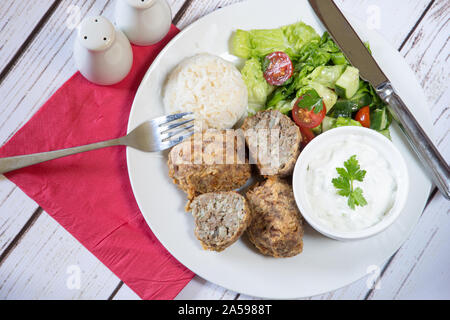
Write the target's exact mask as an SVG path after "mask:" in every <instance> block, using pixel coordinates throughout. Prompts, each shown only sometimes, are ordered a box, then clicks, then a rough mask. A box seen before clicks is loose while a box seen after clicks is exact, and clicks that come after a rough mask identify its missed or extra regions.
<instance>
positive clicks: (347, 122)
mask: <svg viewBox="0 0 450 320" xmlns="http://www.w3.org/2000/svg"><path fill="white" fill-rule="evenodd" d="M346 126H355V127H362V125H361V123H359V122H358V121H356V120H353V119H352V118H344V117H339V118H337V119H336V122H335V123H334V125H333V126H332V127H331V128H339V127H346Z"/></svg>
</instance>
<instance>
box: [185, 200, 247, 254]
mask: <svg viewBox="0 0 450 320" xmlns="http://www.w3.org/2000/svg"><path fill="white" fill-rule="evenodd" d="M190 208H191V209H192V215H193V217H194V219H195V235H196V237H197V239H198V240H200V242H201V244H202V247H203V248H204V249H205V250H213V251H222V250H224V249H225V248H227V247H229V246H230V245H232V244H233V243H234V242H236V240H237V239H239V237H240V236H241V235H242V234H243V233H244V231H245V229H246V228H247V226H248V225H249V223H250V220H251V212H250V207H249V205H248V203H247V200H245V198H244V197H243V196H241V195H240V194H239V193H237V192H234V191H230V192H215V193H214V192H212V193H205V194H202V195H199V196H198V197H196V198H195V199H194V200H193V201H192V203H191V205H190Z"/></svg>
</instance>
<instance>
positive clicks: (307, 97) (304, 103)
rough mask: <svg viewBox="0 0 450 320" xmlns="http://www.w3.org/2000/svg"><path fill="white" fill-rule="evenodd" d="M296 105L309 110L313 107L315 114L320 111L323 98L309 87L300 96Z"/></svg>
mask: <svg viewBox="0 0 450 320" xmlns="http://www.w3.org/2000/svg"><path fill="white" fill-rule="evenodd" d="M297 106H298V107H299V108H304V109H307V110H309V111H311V110H313V109H314V113H316V114H317V113H319V112H320V111H322V108H323V99H322V98H321V97H320V96H319V94H318V93H317V91H316V90H314V89H311V90H308V91H306V92H305V93H304V94H303V95H302V98H301V99H300V100H299V101H298V102H297Z"/></svg>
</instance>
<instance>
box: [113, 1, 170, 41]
mask: <svg viewBox="0 0 450 320" xmlns="http://www.w3.org/2000/svg"><path fill="white" fill-rule="evenodd" d="M115 20H116V25H117V27H118V28H119V29H120V30H122V31H123V32H124V33H125V34H126V36H127V37H128V39H129V40H130V42H131V43H133V44H136V45H139V46H148V45H151V44H154V43H157V42H159V41H161V40H162V39H163V38H164V37H165V36H166V34H167V33H168V32H169V30H170V25H171V23H172V12H171V10H170V6H169V4H168V3H167V2H166V0H116V8H115Z"/></svg>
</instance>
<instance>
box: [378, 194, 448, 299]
mask: <svg viewBox="0 0 450 320" xmlns="http://www.w3.org/2000/svg"><path fill="white" fill-rule="evenodd" d="M449 234H450V207H449V202H448V201H447V200H445V198H444V197H443V196H442V195H440V194H439V193H436V195H435V196H434V198H433V201H432V202H431V203H430V204H429V206H428V207H427V208H426V209H425V211H424V212H423V215H422V217H421V219H420V222H419V223H418V225H417V226H416V228H415V230H414V233H413V234H412V235H411V237H410V238H409V240H408V241H407V242H406V243H405V244H404V245H403V246H402V247H401V248H400V250H399V251H398V252H397V254H396V255H395V257H394V259H393V261H392V263H391V264H390V265H389V268H388V269H387V270H386V272H385V273H384V275H383V277H382V278H381V279H380V281H379V283H380V289H378V290H374V291H373V292H372V294H371V295H370V296H369V298H370V299H450V269H449V266H450V254H449V252H450V242H449V241H448V235H449Z"/></svg>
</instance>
